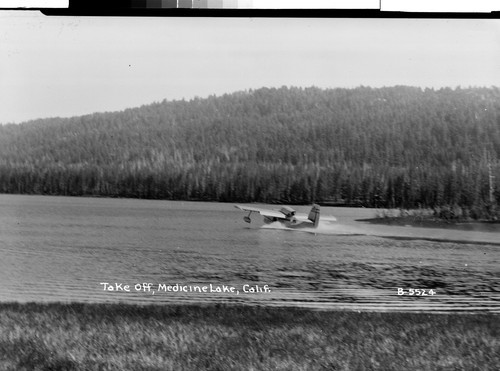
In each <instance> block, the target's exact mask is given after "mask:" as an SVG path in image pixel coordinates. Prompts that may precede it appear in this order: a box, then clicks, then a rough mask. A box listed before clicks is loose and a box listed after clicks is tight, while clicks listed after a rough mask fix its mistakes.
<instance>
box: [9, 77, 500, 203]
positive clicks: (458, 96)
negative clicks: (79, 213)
mask: <svg viewBox="0 0 500 371" xmlns="http://www.w3.org/2000/svg"><path fill="white" fill-rule="evenodd" d="M499 154H500V89H498V88H468V89H463V88H456V89H450V88H446V89H439V90H434V89H420V88H413V87H403V86H399V87H393V88H377V89H375V88H368V87H359V88H356V89H328V90H324V89H318V88H307V89H302V88H286V87H283V88H280V89H268V88H262V89H258V90H250V91H245V92H239V93H234V94H228V95H223V96H220V97H215V96H211V97H209V98H206V99H199V98H196V99H193V100H191V101H184V100H183V101H173V102H167V101H163V102H161V103H154V104H151V105H147V106H142V107H139V108H134V109H127V110H125V111H122V112H114V113H99V114H92V115H86V116H81V117H73V118H68V119H61V118H55V119H43V120H36V121H31V122H27V123H23V124H20V125H3V126H0V192H3V193H28V194H54V195H55V194H57V195H102V196H111V197H141V198H161V199H182V200H191V199H192V200H218V201H238V202H254V201H259V202H271V203H272V202H286V203H311V202H313V201H314V202H325V201H330V202H339V203H346V204H357V205H364V206H375V207H404V208H411V207H419V206H422V207H436V206H443V205H457V206H461V207H468V208H469V209H474V208H481V207H482V206H483V205H485V204H489V203H490V201H491V200H490V182H489V175H490V174H491V175H493V176H495V178H493V183H494V190H495V191H494V194H493V197H494V199H496V200H497V201H498V200H500V193H499V191H498V190H499V189H500V187H499V181H500V165H499V161H498V159H499ZM488 165H491V172H490V173H489V171H488Z"/></svg>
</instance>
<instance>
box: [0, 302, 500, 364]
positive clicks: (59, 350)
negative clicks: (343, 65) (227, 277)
mask: <svg viewBox="0 0 500 371" xmlns="http://www.w3.org/2000/svg"><path fill="white" fill-rule="evenodd" d="M499 329H500V317H499V316H495V315H488V314H484V315H466V314H432V315H429V314H405V313H363V312H362V313H358V312H339V311H332V312H321V311H311V310H306V309H277V308H262V307H247V306H218V305H212V306H182V305H170V306H159V305H158V306H133V305H120V304H113V305H111V304H56V303H55V304H38V303H30V304H18V303H3V304H0V370H498V369H500V367H499V366H500V349H499V335H500V331H499Z"/></svg>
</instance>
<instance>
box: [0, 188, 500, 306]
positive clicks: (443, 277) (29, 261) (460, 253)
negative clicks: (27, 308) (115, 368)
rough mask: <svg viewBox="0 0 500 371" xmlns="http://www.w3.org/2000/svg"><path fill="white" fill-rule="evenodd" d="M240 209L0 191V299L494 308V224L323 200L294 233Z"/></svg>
mask: <svg viewBox="0 0 500 371" xmlns="http://www.w3.org/2000/svg"><path fill="white" fill-rule="evenodd" d="M261 206H262V207H264V206H266V205H261ZM266 207H270V208H275V206H269V205H267V206H266ZM295 209H297V211H298V212H302V213H307V212H308V211H309V207H306V206H297V207H295ZM244 215H246V214H244V213H242V212H241V211H239V210H237V209H235V208H234V207H233V205H232V204H223V203H205V202H172V201H150V200H147V201H146V200H132V199H105V198H70V197H50V196H18V195H0V282H1V285H0V300H2V301H19V302H27V301H62V302H68V301H79V302H127V303H142V304H144V303H156V304H161V303H213V302H218V303H244V304H249V305H270V306H303V307H310V308H318V309H348V310H377V311H433V312H451V311H465V312H475V313H477V312H495V313H500V281H499V277H500V264H499V262H500V234H499V233H498V232H497V233H495V232H478V231H458V230H445V229H424V228H415V227H393V226H384V225H372V224H367V223H362V222H357V221H356V219H360V218H372V217H374V216H375V210H370V209H352V208H330V207H323V208H322V209H321V215H322V216H328V215H333V216H335V217H336V218H337V221H336V222H330V221H326V220H322V221H321V222H320V225H319V227H318V229H316V230H305V231H291V230H287V229H286V228H283V227H281V226H280V225H274V224H271V225H263V224H262V222H261V220H260V219H261V217H260V216H259V215H255V214H253V215H252V220H253V221H252V224H247V223H245V222H244V221H243V216H244ZM324 219H326V218H324ZM103 283H108V284H110V285H109V286H106V289H105V285H103ZM145 283H147V284H151V286H149V285H144V284H145ZM116 284H119V285H118V288H117V287H116ZM160 284H161V285H162V286H159V285H160ZM126 285H128V286H129V287H128V289H129V290H130V291H125V290H120V287H121V288H125V287H126ZM136 285H137V286H136ZM266 285H267V286H266ZM109 287H113V288H115V290H112V291H111V290H109ZM148 287H149V289H148ZM176 288H177V291H176ZM231 288H232V289H233V290H234V292H218V291H223V290H224V289H226V291H227V290H231ZM398 288H402V289H404V290H405V291H408V290H409V289H419V290H426V293H428V295H426V296H417V295H413V296H410V295H398ZM117 289H118V290H117ZM431 289H432V290H434V292H435V294H434V295H430V294H429V290H431ZM183 290H184V291H183Z"/></svg>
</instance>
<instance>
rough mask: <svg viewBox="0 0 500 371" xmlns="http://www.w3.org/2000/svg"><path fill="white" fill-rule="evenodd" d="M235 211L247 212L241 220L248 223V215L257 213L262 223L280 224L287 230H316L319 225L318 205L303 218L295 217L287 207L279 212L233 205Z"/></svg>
mask: <svg viewBox="0 0 500 371" xmlns="http://www.w3.org/2000/svg"><path fill="white" fill-rule="evenodd" d="M234 207H236V208H237V209H240V210H242V211H248V212H249V213H248V215H246V216H244V217H243V220H244V221H245V222H247V223H250V222H251V221H252V219H250V215H252V213H258V214H260V215H262V216H263V217H264V223H266V224H270V223H274V222H280V223H281V224H283V225H284V226H285V227H287V228H317V227H318V224H319V205H316V204H314V205H313V207H312V209H311V211H310V212H309V215H308V216H307V217H306V216H305V215H304V217H302V216H299V215H296V212H295V210H294V209H292V208H291V207H288V206H283V207H281V208H280V209H279V210H268V209H259V208H256V207H248V206H240V205H234Z"/></svg>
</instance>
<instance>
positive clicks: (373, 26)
mask: <svg viewBox="0 0 500 371" xmlns="http://www.w3.org/2000/svg"><path fill="white" fill-rule="evenodd" d="M283 85H287V86H302V87H308V86H317V87H322V88H335V87H356V86H360V85H364V86H372V87H381V86H394V85H412V86H422V87H434V88H439V87H444V86H449V87H452V88H454V87H456V86H459V85H460V86H462V87H468V86H488V87H489V86H500V20H488V19H482V20H481V19H463V20H459V19H456V20H455V19H441V20H435V19H428V20H426V19H331V18H330V19H281V18H280V19H267V18H257V19H247V18H228V19H224V18H130V17H124V18H120V17H111V18H106V17H88V18H87V17H45V16H43V15H42V14H41V13H38V12H31V11H17V12H11V11H2V12H0V123H8V122H16V123H17V122H22V121H25V120H29V119H35V118H44V117H53V116H61V117H69V116H75V115H82V114H86V113H92V112H102V111H115V110H122V109H125V108H129V107H136V106H140V105H142V104H148V103H152V102H155V101H161V100H163V99H167V100H173V99H182V98H185V99H191V98H193V97H195V96H199V97H206V96H208V95H210V94H216V95H220V94H224V93H231V92H234V91H240V90H245V89H250V88H253V89H255V88H260V87H264V86H265V87H280V86H283Z"/></svg>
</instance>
